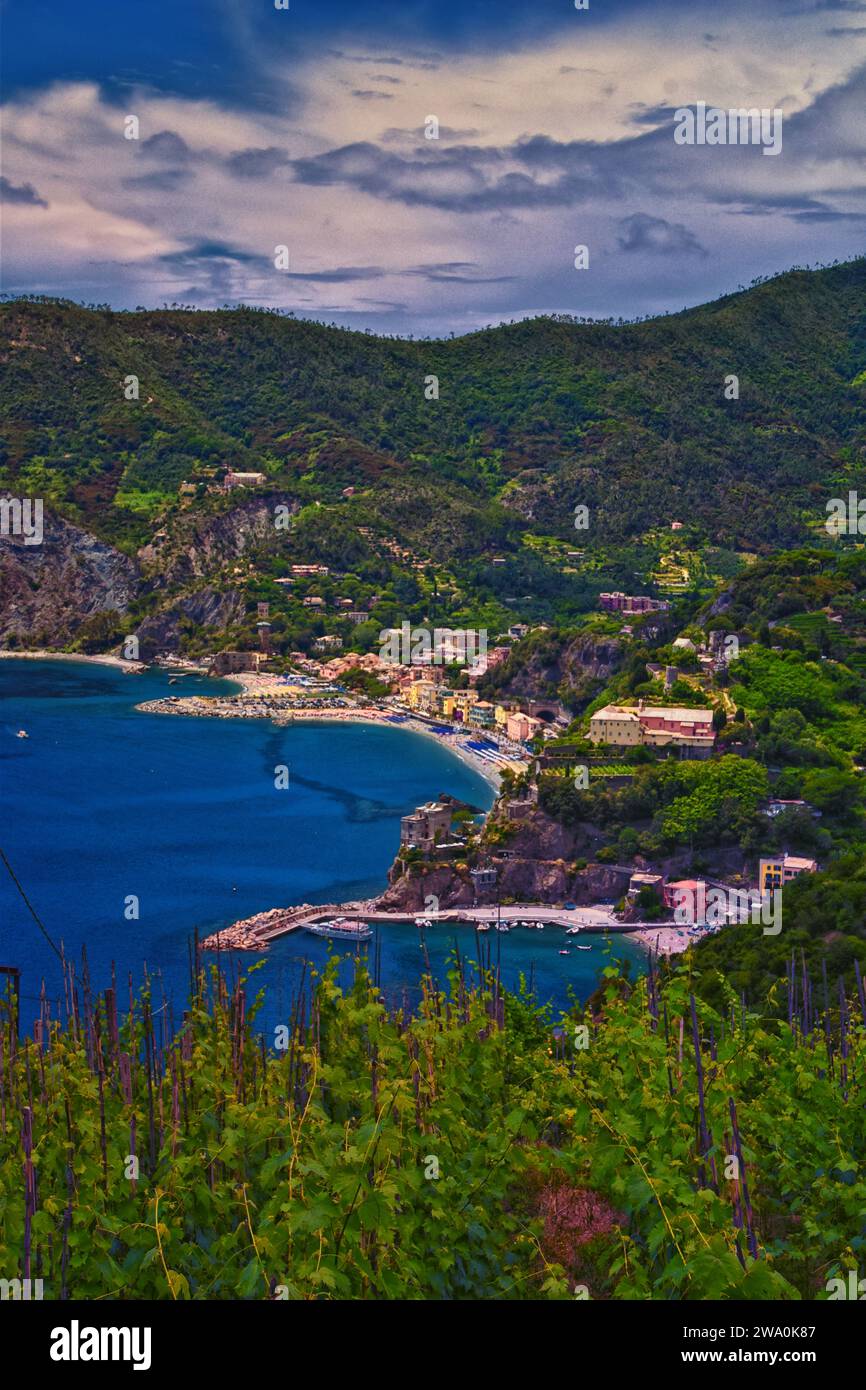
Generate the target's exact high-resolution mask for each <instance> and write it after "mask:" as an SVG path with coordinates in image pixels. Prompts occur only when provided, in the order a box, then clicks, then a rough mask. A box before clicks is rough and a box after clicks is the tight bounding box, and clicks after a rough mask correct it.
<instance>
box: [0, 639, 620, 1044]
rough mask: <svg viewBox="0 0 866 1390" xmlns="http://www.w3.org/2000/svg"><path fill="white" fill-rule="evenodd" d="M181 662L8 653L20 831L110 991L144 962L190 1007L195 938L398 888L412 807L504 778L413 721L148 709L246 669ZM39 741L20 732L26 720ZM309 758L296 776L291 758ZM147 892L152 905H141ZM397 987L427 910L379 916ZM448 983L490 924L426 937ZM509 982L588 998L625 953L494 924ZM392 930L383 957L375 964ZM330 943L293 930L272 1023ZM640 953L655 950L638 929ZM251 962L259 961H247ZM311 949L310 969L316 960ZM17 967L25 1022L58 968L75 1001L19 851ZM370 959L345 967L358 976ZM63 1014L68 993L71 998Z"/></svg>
mask: <svg viewBox="0 0 866 1390" xmlns="http://www.w3.org/2000/svg"><path fill="white" fill-rule="evenodd" d="M168 682H169V673H168V672H165V671H160V670H149V671H147V672H146V673H145V674H143V675H126V674H124V673H123V672H122V671H120V670H117V669H115V668H113V667H110V666H100V665H96V664H93V663H87V662H71V661H70V662H67V661H38V662H37V661H30V660H3V661H0V799H2V838H0V844H2V846H3V848H4V850H5V853H6V855H7V857H8V859H9V862H10V864H11V865H12V868H13V869H14V871H15V873H16V875H17V876H18V878H19V880H20V882H21V885H22V887H23V888H24V890H25V892H26V894H27V896H28V898H29V899H30V901H31V903H32V904H33V906H34V908H35V909H36V912H37V913H38V914H39V916H40V918H41V920H42V922H43V923H44V925H45V927H46V928H47V931H48V933H49V935H50V936H51V938H52V939H53V940H54V942H55V943H60V942H61V941H62V942H63V944H64V948H65V951H66V954H67V957H68V958H70V959H73V960H76V961H80V958H81V949H82V947H83V946H86V949H87V957H88V963H89V968H90V973H91V978H92V982H93V985H94V988H96V989H104V988H105V987H106V986H107V985H109V984H110V983H111V968H112V963H114V965H115V967H116V971H117V979H118V994H119V998H120V1000H121V1001H122V1000H123V998H124V997H125V993H126V988H127V986H126V981H127V977H128V975H129V974H130V973H131V975H132V977H133V981H134V982H135V984H136V986H137V985H138V984H139V983H140V982H141V980H142V974H143V969H144V967H145V965H146V967H147V969H148V971H149V972H150V974H151V975H152V976H155V977H158V983H157V985H156V990H157V997H158V998H159V997H160V994H159V992H160V991H162V990H164V992H165V994H166V996H167V997H168V998H170V999H171V1001H172V1004H173V1007H174V1012H175V1017H177V1016H178V1014H179V1011H180V1010H181V1009H182V1007H183V1005H184V1002H185V1000H186V996H187V990H188V984H189V951H190V941H191V938H192V934H193V931H194V929H195V928H198V930H199V933H200V934H201V935H202V936H204V935H206V934H207V933H208V932H211V931H213V930H215V929H216V928H218V927H222V926H226V925H228V924H229V923H231V922H233V921H236V920H238V919H239V918H242V917H249V916H251V915H252V914H253V913H256V912H260V911H263V910H264V909H267V908H271V907H277V906H285V905H287V904H290V903H295V902H340V901H345V900H348V899H353V898H359V897H366V896H369V895H371V894H374V893H377V892H380V891H381V890H382V889H383V888H384V886H385V883H386V873H387V870H388V868H389V866H390V864H391V862H392V860H393V858H394V855H395V853H396V851H397V848H398V846H399V840H400V817H401V816H402V815H405V814H406V813H407V812H408V811H411V810H412V809H413V808H414V807H415V806H416V805H418V804H419V803H420V802H422V801H428V800H430V799H431V798H434V797H436V796H437V795H438V794H439V793H443V792H444V793H449V794H450V795H452V796H456V797H460V798H461V799H463V800H465V801H468V802H470V803H472V804H473V805H475V806H477V807H479V808H481V809H484V810H487V809H488V808H489V806H490V805H491V803H492V800H493V793H492V790H491V788H490V787H489V785H488V784H487V783H486V782H485V781H484V779H483V778H482V777H480V776H479V774H478V773H476V772H475V771H474V770H473V769H472V768H470V767H467V766H466V765H465V764H464V763H462V762H461V761H460V760H459V759H458V758H456V757H455V756H454V755H453V754H452V753H451V752H449V751H448V749H447V748H445V747H442V746H439V745H437V744H436V743H435V742H434V741H433V740H432V739H430V738H426V737H423V736H421V735H419V734H416V733H412V732H410V731H408V730H406V729H401V728H398V727H389V726H386V727H379V726H376V725H369V724H356V725H351V724H348V725H331V724H296V725H294V726H292V727H290V728H275V727H274V725H272V724H271V723H270V722H269V721H267V720H244V721H240V720H237V721H227V720H220V719H193V718H188V717H178V718H172V717H170V716H166V715H155V714H154V715H150V714H142V713H138V712H137V711H136V710H135V708H134V706H135V705H136V704H137V703H139V702H141V701H143V700H148V699H154V698H156V697H158V696H162V695H167V694H172V695H183V694H209V695H217V694H224V693H227V692H231V691H232V690H234V689H235V688H236V687H235V686H233V685H232V684H231V683H230V682H224V681H213V680H209V679H207V678H206V677H200V676H195V675H187V676H183V677H181V678H180V679H179V680H178V681H177V683H176V684H175V685H173V686H171V687H169V684H168ZM22 728H23V729H26V730H27V732H28V734H29V737H28V738H27V739H19V738H17V737H16V734H17V731H18V730H19V729H22ZM280 765H286V766H288V768H289V787H288V788H287V789H285V790H277V789H276V787H275V785H274V778H275V769H276V768H277V767H278V766H280ZM132 897H134V898H137V900H138V914H139V915H138V918H137V919H135V918H134V917H133V918H132V919H131V920H130V918H129V916H128V910H127V904H128V901H129V900H130V899H131V898H132ZM378 933H379V942H378V954H379V959H380V972H381V973H380V983H381V986H382V988H383V990H384V991H385V994H386V997H388V998H389V1000H390V1001H392V1002H397V1001H402V1000H405V1001H406V1002H407V1003H408V1004H409V1005H410V1006H412V1005H413V1004H414V1003H415V1002H417V999H418V997H419V978H420V975H421V972H422V968H423V953H422V951H421V950H420V947H419V932H418V929H417V928H416V927H415V926H414V924H411V923H406V924H405V925H403V924H396V925H393V926H392V925H382V926H380V927H379V928H378ZM425 935H426V938H427V945H428V950H429V954H430V960H431V964H432V967H433V970H434V974H435V975H436V977H437V978H438V979H439V980H441V981H442V982H444V980H445V977H446V971H447V968H448V958H449V956H450V955H451V954H452V953H453V951H454V948H455V945H456V946H457V947H458V948H459V950H460V951H461V953H462V954H463V955H464V956H465V957H466V958H467V959H468V960H473V959H475V958H476V955H477V951H476V936H475V933H474V931H473V930H472V928H470V927H468V926H467V927H459V926H458V927H454V926H447V927H446V926H441V927H435V928H433V929H431V930H430V931H428V932H427V933H425ZM485 943H486V945H485V949H487V945H488V944H489V949H490V950H491V951H492V952H493V956H494V959H496V958H498V959H499V962H500V965H501V970H502V978H503V982H504V983H505V984H506V985H507V986H516V984H517V981H518V978H519V976H520V975H521V973H522V974H523V975H525V976H526V977H527V979H530V978H531V980H532V983H533V987H534V989H535V991H536V993H537V996H538V998H539V1000H540V1001H547V1000H550V1001H552V1002H553V1004H554V1005H555V1006H556V1007H557V1008H559V1007H560V1006H561V1007H563V1008H564V1007H567V1005H568V1002H569V995H570V994H571V995H575V996H577V997H581V998H583V997H586V995H587V994H589V993H590V992H591V990H592V989H593V988H594V987H595V985H596V983H597V978H598V972H599V970H600V969H601V968H602V966H604V965H605V964H607V963H609V956H608V955H606V954H605V951H606V946H605V941H604V939H603V938H594V945H593V949H592V951H591V952H589V951H587V952H579V953H578V952H573V953H572V954H571V955H569V956H560V955H559V950H560V949H561V947H562V945H563V936H562V932H561V930H560V929H558V928H554V927H550V928H546V929H545V930H544V931H543V932H540V931H528V930H521V929H515V930H513V931H512V932H511V933H509V934H508V935H505V934H498V933H492V932H491V933H489V934H487V936H486V938H485ZM372 945H373V943H371V950H370V955H371V959H372V954H373V951H372ZM330 949H331V948H329V946H328V943H327V942H325V941H323V940H319V939H317V938H315V937H311V936H309V935H308V934H307V933H303V932H297V933H292V934H291V935H289V936H286V937H283V938H282V939H281V940H279V941H278V942H275V943H274V944H273V945H272V946H271V948H270V950H269V951H268V952H267V954H266V956H265V961H266V965H265V967H264V969H263V970H261V971H259V972H257V974H256V977H255V979H256V984H257V987H258V986H259V985H262V984H263V985H264V986H265V987H266V990H267V997H266V1004H265V1007H264V1009H263V1011H262V1013H261V1014H260V1016H259V1017H260V1023H261V1025H262V1027H263V1028H264V1030H265V1032H266V1034H267V1033H269V1032H270V1031H271V1030H272V1028H273V1027H274V1026H275V1025H276V1024H277V1023H280V1022H285V1021H287V1019H288V1016H289V1011H290V1009H291V1004H292V1000H293V998H294V996H295V994H296V992H297V990H298V988H299V984H300V981H301V979H302V973H303V972H304V971H305V973H306V980H307V982H309V978H310V968H311V967H312V968H313V969H318V970H321V968H322V967H323V965H324V963H325V961H326V960H327V958H328V954H329V950H330ZM615 952H616V955H617V956H618V957H629V958H630V959H631V960H632V961H633V962H634V965H635V966H636V967H637V968H640V966H641V965H642V962H643V952H642V950H641V948H640V947H639V946H637V944H636V943H634V942H630V941H623V940H622V939H621V938H618V939H617V941H616V946H615ZM235 959H236V960H239V961H240V962H241V964H242V965H249V964H250V963H251V962H252V961H253V960H255V959H257V958H256V957H254V956H250V955H241V956H236V957H235ZM305 962H306V967H305ZM0 964H5V965H17V966H19V967H20V968H21V971H22V975H21V990H22V996H23V1008H22V1015H23V1018H22V1024H23V1027H24V1029H25V1030H26V1031H28V1032H29V1031H30V1030H31V1027H32V1022H33V1020H34V1019H35V1018H36V1017H37V1014H38V995H39V991H40V988H41V986H42V983H43V981H44V982H45V988H46V991H47V994H48V996H49V998H51V999H53V1000H55V1001H58V1002H59V998H60V994H61V988H62V987H61V975H60V967H59V962H58V959H57V957H56V955H55V953H54V951H53V950H52V948H51V946H50V944H49V943H48V942H47V941H46V940H45V938H44V937H43V936H42V934H41V933H40V931H39V928H38V927H37V925H36V923H35V922H34V921H33V918H32V917H31V915H30V914H29V912H28V911H27V908H26V907H25V904H24V903H23V901H22V900H21V897H20V896H19V894H18V892H17V890H16V888H15V886H14V884H13V883H12V881H11V879H10V877H9V875H8V873H7V872H6V870H5V868H4V867H3V866H2V864H0ZM351 969H352V967H351V964H350V963H349V962H347V963H345V964H344V965H343V966H342V967H341V973H342V975H343V977H344V978H345V979H346V980H348V978H349V975H350V971H351ZM52 1013H55V1014H56V1008H55V1009H52Z"/></svg>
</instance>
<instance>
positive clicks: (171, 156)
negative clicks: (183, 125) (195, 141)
mask: <svg viewBox="0 0 866 1390" xmlns="http://www.w3.org/2000/svg"><path fill="white" fill-rule="evenodd" d="M141 152H142V154H145V155H149V156H150V157H151V158H152V159H164V160H166V161H171V162H172V163H174V164H178V163H180V162H181V161H182V160H186V159H189V157H190V149H189V146H188V145H187V143H186V141H185V140H182V139H181V137H180V136H179V135H178V133H177V131H174V130H160V131H157V133H156V135H151V136H149V137H148V138H147V140H143V141H142V142H141Z"/></svg>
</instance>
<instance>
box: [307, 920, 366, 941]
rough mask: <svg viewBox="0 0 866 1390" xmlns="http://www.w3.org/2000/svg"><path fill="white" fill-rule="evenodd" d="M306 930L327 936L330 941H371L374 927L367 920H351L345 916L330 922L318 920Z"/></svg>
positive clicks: (314, 934) (315, 934)
mask: <svg viewBox="0 0 866 1390" xmlns="http://www.w3.org/2000/svg"><path fill="white" fill-rule="evenodd" d="M306 930H307V931H308V932H309V933H310V934H311V936H325V937H327V938H328V940H329V941H332V940H333V941H369V940H370V938H371V936H372V935H373V929H372V927H370V926H368V924H367V923H366V922H349V921H347V919H346V918H345V917H335V918H334V919H333V920H332V921H330V922H317V923H316V924H315V925H314V926H309V927H307V928H306Z"/></svg>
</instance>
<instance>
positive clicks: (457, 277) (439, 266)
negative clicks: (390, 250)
mask: <svg viewBox="0 0 866 1390" xmlns="http://www.w3.org/2000/svg"><path fill="white" fill-rule="evenodd" d="M478 269H479V266H478V265H477V263H476V262H475V261H440V262H438V263H437V262H433V263H431V264H430V265H413V266H410V267H409V268H408V269H407V270H405V271H404V272H403V273H404V274H405V275H420V276H421V277H422V278H423V279H425V280H428V281H430V283H431V284H457V285H501V284H506V283H507V282H509V281H512V280H516V279H517V276H516V275H473V274H472V271H475V270H478Z"/></svg>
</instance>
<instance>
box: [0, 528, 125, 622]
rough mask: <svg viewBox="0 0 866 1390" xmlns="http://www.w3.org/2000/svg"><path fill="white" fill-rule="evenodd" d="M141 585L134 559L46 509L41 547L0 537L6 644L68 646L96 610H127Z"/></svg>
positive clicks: (0, 603) (0, 607) (0, 604)
mask: <svg viewBox="0 0 866 1390" xmlns="http://www.w3.org/2000/svg"><path fill="white" fill-rule="evenodd" d="M140 588H141V575H140V571H139V567H138V565H137V564H136V563H135V561H134V560H131V559H130V558H129V557H128V556H127V555H123V554H121V552H120V551H118V550H114V549H113V548H112V547H111V546H110V545H105V544H104V543H103V542H102V541H99V540H97V539H96V537H95V536H91V535H90V534H89V533H88V532H87V531H82V530H81V529H80V528H79V527H78V526H73V525H72V524H71V523H70V522H68V521H63V520H61V519H60V518H59V517H56V516H50V515H49V514H48V513H47V512H46V513H45V516H44V520H43V536H42V543H41V544H40V545H26V544H25V541H24V537H23V536H11V535H10V536H0V642H2V644H3V645H4V646H9V645H10V639H14V640H13V642H12V645H16V646H18V647H21V648H25V647H42V646H46V647H56V646H63V645H64V644H65V643H67V642H68V641H69V640H70V639H71V638H73V637H74V636H75V634H76V632H77V631H78V629H79V628H80V627H81V624H82V623H83V622H84V621H85V620H86V619H87V618H90V617H92V616H93V615H94V614H95V613H99V612H102V611H104V610H109V611H113V612H116V613H119V614H123V613H125V612H126V610H127V608H128V606H129V604H130V603H131V601H132V600H133V598H135V596H136V594H137V593H138V592H139V591H140Z"/></svg>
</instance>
